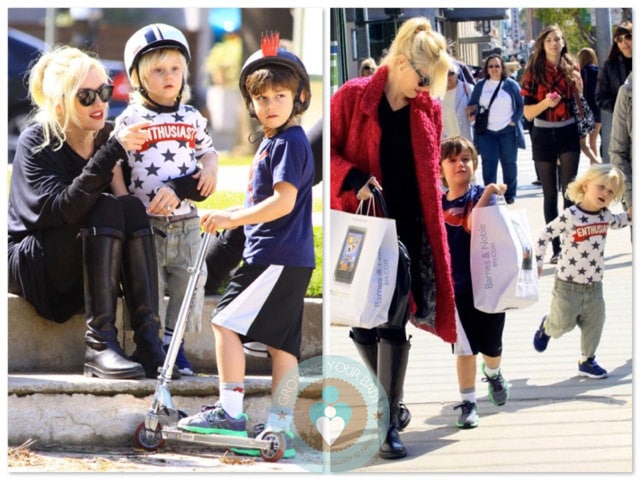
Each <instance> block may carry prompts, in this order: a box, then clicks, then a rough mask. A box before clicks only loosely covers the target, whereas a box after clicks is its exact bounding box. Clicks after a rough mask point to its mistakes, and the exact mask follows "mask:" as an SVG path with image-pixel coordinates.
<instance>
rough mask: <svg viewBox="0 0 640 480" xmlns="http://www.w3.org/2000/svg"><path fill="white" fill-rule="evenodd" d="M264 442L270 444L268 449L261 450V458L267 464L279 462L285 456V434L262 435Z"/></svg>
mask: <svg viewBox="0 0 640 480" xmlns="http://www.w3.org/2000/svg"><path fill="white" fill-rule="evenodd" d="M261 439H262V440H266V441H268V442H270V445H269V447H268V448H263V449H262V450H260V456H261V457H262V459H263V460H264V461H265V462H277V461H278V460H280V459H281V458H282V455H284V450H285V448H286V443H285V438H284V434H283V433H282V432H267V433H265V434H263V435H262V438H261Z"/></svg>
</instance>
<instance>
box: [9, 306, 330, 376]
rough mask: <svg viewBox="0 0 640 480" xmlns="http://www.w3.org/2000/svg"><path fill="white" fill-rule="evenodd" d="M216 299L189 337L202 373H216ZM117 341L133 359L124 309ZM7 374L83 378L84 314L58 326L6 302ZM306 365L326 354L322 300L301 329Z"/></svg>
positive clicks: (189, 350) (267, 364) (251, 369)
mask: <svg viewBox="0 0 640 480" xmlns="http://www.w3.org/2000/svg"><path fill="white" fill-rule="evenodd" d="M217 302H218V297H205V303H204V306H203V315H202V326H201V329H200V332H198V333H195V332H186V333H185V336H184V339H185V351H186V354H187V357H188V358H189V360H190V361H191V363H192V364H193V366H194V368H195V369H196V371H198V372H208V373H213V372H216V371H217V366H216V360H215V345H214V337H213V332H212V330H211V326H210V324H209V319H210V317H211V312H212V311H213V309H214V308H215V306H216V304H217ZM118 312H119V313H118V320H117V322H116V326H117V328H118V336H119V338H120V343H121V345H122V346H123V348H124V350H125V352H126V353H127V354H131V353H133V350H134V349H135V344H134V342H133V332H132V331H129V330H126V331H125V329H124V328H123V320H122V318H123V315H122V308H121V304H120V303H119V306H118ZM7 331H8V358H7V364H8V369H9V373H14V372H65V373H81V372H82V369H83V363H84V333H85V319H84V315H83V314H78V315H75V316H73V317H72V318H71V319H70V320H69V321H67V322H65V323H62V324H59V323H55V322H51V321H48V320H45V319H43V318H42V317H40V316H39V315H38V314H37V313H36V312H35V310H34V308H33V307H32V306H31V305H30V304H29V303H28V302H26V301H25V300H24V299H23V298H21V297H18V296H16V295H11V294H9V296H8V327H7ZM302 339H303V340H302V352H301V358H302V359H303V360H305V359H307V358H311V357H314V356H318V355H321V354H322V300H321V299H307V300H306V301H305V309H304V319H303V326H302ZM270 373H271V361H270V360H269V359H259V358H255V357H247V374H270Z"/></svg>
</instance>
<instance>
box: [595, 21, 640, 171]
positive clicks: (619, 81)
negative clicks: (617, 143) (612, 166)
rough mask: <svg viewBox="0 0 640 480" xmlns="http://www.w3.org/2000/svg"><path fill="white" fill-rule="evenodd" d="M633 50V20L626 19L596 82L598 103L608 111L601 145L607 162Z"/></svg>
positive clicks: (604, 117)
mask: <svg viewBox="0 0 640 480" xmlns="http://www.w3.org/2000/svg"><path fill="white" fill-rule="evenodd" d="M632 50H633V38H632V25H631V22H628V21H624V22H622V23H621V24H620V25H617V26H616V27H615V29H614V31H613V45H611V50H609V56H608V57H607V59H606V60H605V61H604V65H602V68H601V69H600V71H599V72H598V83H597V84H596V103H597V104H598V106H599V107H600V109H601V110H603V111H604V112H606V113H605V114H604V115H602V130H601V132H602V140H601V145H603V146H604V147H605V148H602V149H601V153H602V158H603V159H604V161H605V162H607V163H608V162H609V152H608V150H607V148H606V147H607V146H608V145H609V139H610V138H611V120H612V114H613V107H614V106H615V104H616V97H617V96H618V90H619V89H620V87H621V86H622V85H623V84H624V82H625V80H626V79H627V76H628V75H629V74H630V73H631V64H632V61H631V60H632V53H633V52H632Z"/></svg>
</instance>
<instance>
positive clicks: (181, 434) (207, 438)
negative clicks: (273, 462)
mask: <svg viewBox="0 0 640 480" xmlns="http://www.w3.org/2000/svg"><path fill="white" fill-rule="evenodd" d="M160 433H161V434H162V438H164V439H169V440H178V441H181V442H191V443H200V444H203V445H211V446H221V447H236V448H257V449H260V450H264V449H268V448H271V441H270V440H258V439H255V438H249V437H235V436H233V435H205V434H202V433H193V432H186V431H184V430H179V429H174V428H169V427H163V428H162V430H161V432H160Z"/></svg>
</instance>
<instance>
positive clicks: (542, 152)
mask: <svg viewBox="0 0 640 480" xmlns="http://www.w3.org/2000/svg"><path fill="white" fill-rule="evenodd" d="M568 152H575V153H580V135H578V127H577V126H576V124H575V123H572V124H570V125H566V126H564V127H559V128H544V127H534V128H533V129H532V130H531V153H532V157H533V161H534V162H557V161H558V156H559V155H561V154H563V153H568Z"/></svg>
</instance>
